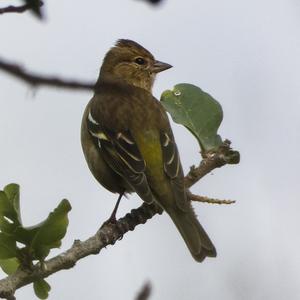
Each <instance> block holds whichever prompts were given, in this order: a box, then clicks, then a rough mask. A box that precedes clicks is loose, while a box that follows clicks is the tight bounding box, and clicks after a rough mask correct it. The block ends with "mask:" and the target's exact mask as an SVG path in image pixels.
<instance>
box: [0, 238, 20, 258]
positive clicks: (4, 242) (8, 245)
mask: <svg viewBox="0 0 300 300" xmlns="http://www.w3.org/2000/svg"><path fill="white" fill-rule="evenodd" d="M16 255H17V243H16V240H15V239H14V237H13V236H10V235H8V234H6V233H3V232H1V233H0V259H7V258H13V257H15V256H16Z"/></svg>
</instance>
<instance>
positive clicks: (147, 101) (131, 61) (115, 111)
mask: <svg viewBox="0 0 300 300" xmlns="http://www.w3.org/2000/svg"><path fill="white" fill-rule="evenodd" d="M171 67H172V66H171V65H170V64H167V63H164V62H161V61H158V60H156V59H155V58H154V56H153V55H152V54H151V53H150V52H149V51H148V50H147V49H145V48H144V47H143V46H141V45H140V44H138V43H137V42H135V41H133V40H129V39H120V40H118V41H117V42H116V43H115V44H114V46H113V47H112V48H110V50H109V51H108V52H107V53H106V55H105V57H104V59H103V63H102V66H101V68H100V72H99V77H98V80H97V81H96V84H95V89H94V95H93V97H92V99H91V100H90V101H89V103H88V104H87V106H86V109H85V111H84V114H83V118H82V124H81V144H82V149H83V153H84V156H85V159H86V161H87V165H88V167H89V169H90V171H91V173H92V174H93V175H94V177H95V179H96V180H97V181H98V182H99V183H100V184H101V185H102V186H104V187H105V188H106V189H107V190H109V191H110V192H112V193H116V194H119V197H118V201H117V205H116V207H115V210H114V212H113V213H114V214H115V212H116V209H117V206H118V204H119V202H120V199H121V198H122V196H123V195H124V194H128V193H132V192H135V193H137V194H138V196H139V197H140V198H141V199H142V200H143V201H144V202H146V203H148V204H151V203H154V204H156V205H158V206H159V207H160V208H161V209H162V210H164V211H166V212H167V214H168V215H169V216H170V217H171V219H172V221H173V223H174V224H175V226H176V227H177V229H178V231H179V232H180V234H181V236H182V238H183V240H184V241H185V243H186V245H187V247H188V249H189V251H190V253H191V254H192V256H193V258H194V259H195V260H196V261H198V262H202V261H203V260H204V259H205V258H206V257H215V256H216V255H217V253H216V249H215V247H214V245H213V243H212V242H211V240H210V238H209V237H208V235H207V233H206V232H205V230H204V228H203V227H202V226H201V224H200V223H199V221H198V220H197V216H196V214H195V212H194V209H193V207H192V205H191V201H190V200H188V199H187V195H186V188H185V186H184V174H183V169H182V165H181V162H180V157H179V153H178V149H177V145H176V143H175V139H174V135H173V132H172V129H171V126H170V123H169V119H168V116H167V113H166V111H165V109H164V108H163V106H162V105H161V103H160V102H159V101H158V100H157V99H156V98H155V97H154V96H153V95H152V87H153V83H154V81H155V78H156V75H157V74H158V73H160V72H162V71H165V70H167V69H169V68H171Z"/></svg>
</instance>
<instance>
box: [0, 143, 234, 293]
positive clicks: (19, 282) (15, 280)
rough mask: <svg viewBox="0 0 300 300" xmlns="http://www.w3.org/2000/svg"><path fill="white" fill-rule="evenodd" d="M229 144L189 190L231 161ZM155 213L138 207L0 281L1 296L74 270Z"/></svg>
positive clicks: (207, 160) (208, 159)
mask: <svg viewBox="0 0 300 300" xmlns="http://www.w3.org/2000/svg"><path fill="white" fill-rule="evenodd" d="M229 145H230V142H229V141H225V142H224V144H223V146H222V147H220V149H219V151H217V152H215V153H214V154H212V153H211V154H210V155H205V156H204V159H203V161H202V162H201V163H200V165H199V167H197V168H192V169H191V171H190V172H189V173H188V175H187V176H186V177H185V183H186V185H187V187H190V186H192V185H193V184H195V183H196V182H197V181H198V180H199V179H200V178H202V177H203V176H204V175H206V174H208V173H209V172H211V171H212V170H214V169H215V168H219V167H221V166H223V165H225V164H226V163H232V160H231V161H230V159H231V157H232V154H233V153H234V151H232V150H231V148H230V146H229ZM156 214H162V210H161V208H159V207H158V206H157V205H155V204H151V205H149V204H146V203H144V204H142V205H141V206H140V207H139V208H137V209H133V210H132V211H131V212H130V213H128V214H126V215H125V217H123V218H121V219H119V220H118V221H117V222H116V224H110V223H109V224H106V223H105V224H104V225H103V226H102V227H101V228H100V229H99V230H98V232H97V233H96V234H95V235H94V236H92V237H90V238H89V239H87V240H85V241H83V242H81V241H79V240H77V241H75V242H74V244H73V246H72V247H71V248H70V249H69V250H67V251H65V252H63V253H61V254H60V255H57V256H56V257H54V258H51V259H49V260H48V261H45V263H44V264H43V266H42V267H41V265H40V264H37V265H35V266H34V267H33V268H32V269H19V270H17V271H16V273H14V274H12V275H9V276H7V277H6V278H4V279H2V280H0V297H1V298H6V299H13V298H12V297H13V295H14V293H15V291H16V290H17V289H18V288H20V287H22V286H24V285H27V284H29V283H32V282H33V281H35V280H36V279H38V278H46V277H48V276H49V275H51V274H53V273H56V272H58V271H60V270H64V269H70V268H72V267H73V266H74V265H75V264H76V263H77V261H78V260H80V259H81V258H84V257H86V256H88V255H91V254H98V253H99V252H100V251H101V250H102V249H103V248H104V247H106V246H108V245H113V244H114V243H115V242H116V241H118V240H119V239H120V238H122V237H123V235H124V234H125V233H127V232H128V231H132V230H134V228H135V227H136V226H137V225H139V224H144V223H146V222H147V220H149V219H151V218H152V217H153V216H154V215H156Z"/></svg>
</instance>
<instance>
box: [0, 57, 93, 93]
mask: <svg viewBox="0 0 300 300" xmlns="http://www.w3.org/2000/svg"><path fill="white" fill-rule="evenodd" d="M0 69H1V70H3V71H5V72H7V73H9V74H10V75H13V76H15V77H17V78H18V79H21V80H22V81H24V82H26V83H28V84H30V85H32V86H39V85H45V86H52V87H58V88H71V89H84V90H93V89H94V85H95V83H92V82H80V81H76V80H69V79H62V78H59V77H55V76H49V77H47V76H43V75H37V74H32V73H30V72H28V71H26V70H25V69H24V68H23V67H21V66H20V65H18V64H15V63H10V62H7V61H5V60H3V59H0Z"/></svg>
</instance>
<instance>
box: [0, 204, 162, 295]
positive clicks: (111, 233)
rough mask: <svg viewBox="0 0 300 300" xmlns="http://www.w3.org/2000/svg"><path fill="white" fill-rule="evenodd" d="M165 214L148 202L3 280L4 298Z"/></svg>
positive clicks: (1, 285)
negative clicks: (81, 239)
mask: <svg viewBox="0 0 300 300" xmlns="http://www.w3.org/2000/svg"><path fill="white" fill-rule="evenodd" d="M161 213H162V210H161V209H160V208H159V207H158V206H157V205H155V204H152V205H148V204H146V203H144V204H142V205H141V206H140V207H139V208H137V209H133V210H132V211H131V212H130V213H128V214H127V215H126V216H125V217H123V218H121V219H119V220H118V221H117V222H116V224H111V223H105V225H103V226H102V227H101V228H100V229H99V230H98V232H97V233H96V234H95V235H94V236H92V237H90V238H89V239H87V240H85V241H83V242H81V241H79V240H76V241H75V242H74V244H73V246H72V247H71V248H70V249H69V250H67V251H65V252H63V253H61V254H60V255H58V256H55V257H53V258H51V259H49V260H48V261H46V262H44V263H43V264H42V265H41V264H39V263H38V264H36V265H35V266H34V267H33V268H32V269H18V270H17V271H16V272H15V273H14V274H12V275H9V276H7V277H6V278H4V279H2V280H0V297H1V298H6V299H9V298H11V297H12V296H13V295H14V293H15V291H16V289H18V288H20V287H22V286H24V285H27V284H29V283H32V282H34V281H35V280H37V279H39V278H46V277H48V276H49V275H51V274H53V273H56V272H58V271H60V270H66V269H70V268H72V267H73V266H74V265H75V264H76V262H77V261H78V260H80V259H81V258H84V257H86V256H88V255H91V254H98V253H99V252H100V251H101V250H102V249H103V248H105V247H106V246H108V245H113V244H114V243H115V242H116V241H118V240H119V239H121V238H122V237H123V235H124V234H125V233H126V232H128V231H132V230H134V228H135V227H136V226H137V225H139V224H144V223H146V221H147V220H149V219H151V218H152V217H153V216H154V215H156V214H161Z"/></svg>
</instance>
